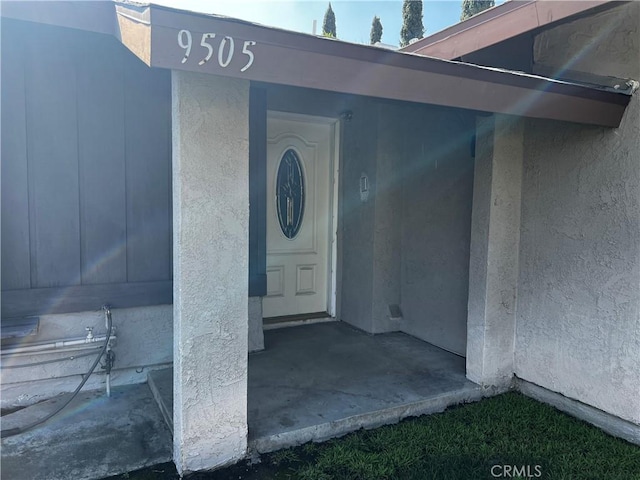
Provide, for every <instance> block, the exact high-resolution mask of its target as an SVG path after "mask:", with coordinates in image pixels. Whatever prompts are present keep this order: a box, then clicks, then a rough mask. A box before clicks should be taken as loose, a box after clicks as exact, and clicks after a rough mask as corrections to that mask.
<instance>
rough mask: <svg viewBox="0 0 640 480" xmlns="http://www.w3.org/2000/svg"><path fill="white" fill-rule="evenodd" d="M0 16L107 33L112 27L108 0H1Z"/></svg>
mask: <svg viewBox="0 0 640 480" xmlns="http://www.w3.org/2000/svg"><path fill="white" fill-rule="evenodd" d="M0 16H1V17H3V18H11V19H14V20H23V21H26V22H34V23H43V24H46V25H55V26H59V27H67V28H75V29H78V30H87V31H91V32H97V33H103V34H107V35H113V34H114V33H115V31H116V27H115V15H114V9H113V2H111V1H36V2H31V1H3V2H2V3H1V4H0Z"/></svg>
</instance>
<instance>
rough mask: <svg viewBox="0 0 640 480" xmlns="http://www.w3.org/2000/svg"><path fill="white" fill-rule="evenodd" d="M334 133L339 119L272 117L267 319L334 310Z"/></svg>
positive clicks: (269, 128) (269, 133) (269, 125)
mask: <svg viewBox="0 0 640 480" xmlns="http://www.w3.org/2000/svg"><path fill="white" fill-rule="evenodd" d="M334 135H335V122H334V121H331V120H328V119H326V120H325V119H318V118H315V117H307V116H301V115H287V114H281V113H276V112H270V113H269V116H268V119H267V296H266V297H265V298H264V299H263V303H262V308H263V316H264V317H265V318H269V317H281V316H286V315H299V314H309V313H321V312H330V310H331V307H330V305H331V304H330V300H331V295H332V294H333V292H332V285H333V284H334V282H333V281H332V278H331V277H332V275H331V264H332V263H331V258H330V256H331V252H332V242H333V240H334V236H333V233H332V231H333V229H332V223H333V221H332V220H333V213H332V212H333V198H332V192H333V187H334V150H335V148H334Z"/></svg>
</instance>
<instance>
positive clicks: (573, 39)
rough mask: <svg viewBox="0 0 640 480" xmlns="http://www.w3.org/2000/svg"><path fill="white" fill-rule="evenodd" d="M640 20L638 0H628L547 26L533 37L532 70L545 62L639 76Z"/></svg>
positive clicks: (559, 67) (596, 72)
mask: <svg viewBox="0 0 640 480" xmlns="http://www.w3.org/2000/svg"><path fill="white" fill-rule="evenodd" d="M621 3H622V2H621ZM639 23H640V2H627V3H623V4H622V5H620V6H617V7H615V8H611V9H609V10H606V11H604V12H601V13H599V14H597V15H592V16H589V17H586V18H581V19H578V20H575V21H573V22H569V23H565V24H562V25H559V26H557V27H554V28H551V29H549V30H546V31H545V32H542V33H541V34H540V35H537V36H536V38H535V40H534V49H533V55H534V71H535V69H536V68H539V67H540V66H545V67H552V68H553V69H557V70H560V72H563V71H565V70H573V71H579V72H587V73H591V74H594V75H600V76H604V77H607V76H612V77H618V78H632V79H634V80H638V79H639V78H640V55H639V54H638V52H640V35H639V34H638V24H639ZM560 76H561V77H562V73H561V74H560Z"/></svg>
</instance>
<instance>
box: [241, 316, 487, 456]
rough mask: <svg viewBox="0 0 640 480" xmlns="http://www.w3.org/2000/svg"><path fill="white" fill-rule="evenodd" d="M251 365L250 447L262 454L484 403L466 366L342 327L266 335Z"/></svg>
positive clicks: (388, 337)
mask: <svg viewBox="0 0 640 480" xmlns="http://www.w3.org/2000/svg"><path fill="white" fill-rule="evenodd" d="M264 335H265V350H264V351H262V352H259V353H255V354H252V355H250V357H249V401H248V403H249V412H248V414H249V446H250V448H251V449H253V450H254V451H257V452H259V453H265V452H269V451H273V450H277V449H279V448H283V447H287V446H292V445H298V444H301V443H305V442H308V441H310V440H314V441H322V440H325V439H328V438H331V437H335V436H339V435H343V434H345V433H348V432H351V431H354V430H357V429H359V428H374V427H377V426H380V425H384V424H387V423H395V422H397V421H399V420H401V419H402V418H405V417H409V416H416V415H422V414H427V413H434V412H438V411H442V410H444V409H445V408H447V407H448V406H450V405H454V404H457V403H461V402H465V401H473V400H478V399H480V398H482V396H483V395H485V394H486V392H484V391H483V389H482V388H481V387H479V386H478V385H476V384H474V383H472V382H470V381H468V380H467V379H466V377H465V359H464V358H462V357H459V356H457V355H454V354H452V353H449V352H447V351H445V350H442V349H440V348H438V347H435V346H433V345H430V344H428V343H425V342H422V341H420V340H418V339H416V338H414V337H411V336H409V335H406V334H403V333H390V334H383V335H375V336H372V335H367V334H365V333H363V332H361V331H359V330H356V329H355V328H352V327H350V326H349V325H348V324H346V323H343V322H332V323H322V324H315V325H305V326H300V327H293V328H285V329H280V330H271V331H266V332H265V334H264Z"/></svg>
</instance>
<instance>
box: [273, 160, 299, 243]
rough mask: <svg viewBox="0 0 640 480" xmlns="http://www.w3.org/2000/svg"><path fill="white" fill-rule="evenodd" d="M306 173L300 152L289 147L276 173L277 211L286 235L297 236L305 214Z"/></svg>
mask: <svg viewBox="0 0 640 480" xmlns="http://www.w3.org/2000/svg"><path fill="white" fill-rule="evenodd" d="M304 197H305V191H304V175H303V173H302V164H301V163H300V158H298V154H297V153H296V152H295V150H293V149H291V148H290V149H288V150H287V151H286V152H284V155H282V158H281V159H280V165H279V166H278V173H277V174H276V212H278V222H279V223H280V229H281V230H282V233H283V234H284V236H285V237H287V238H289V239H293V238H295V236H296V235H298V232H299V231H300V227H301V226H302V217H303V216H304V201H305V198H304Z"/></svg>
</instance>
